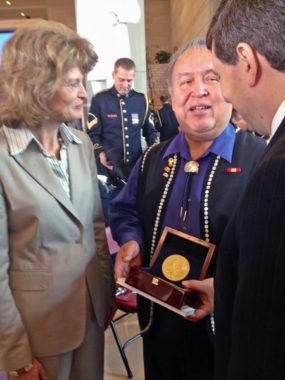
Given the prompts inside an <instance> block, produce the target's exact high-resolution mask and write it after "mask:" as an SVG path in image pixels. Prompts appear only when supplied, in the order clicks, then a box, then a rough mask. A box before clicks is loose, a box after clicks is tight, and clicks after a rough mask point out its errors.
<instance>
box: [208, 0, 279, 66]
mask: <svg viewBox="0 0 285 380" xmlns="http://www.w3.org/2000/svg"><path fill="white" fill-rule="evenodd" d="M284 20H285V1H284V0H222V1H221V4H220V6H219V8H218V9H217V11H216V13H215V14H214V17H213V19H212V21H211V23H210V26H209V30H208V33H207V37H206V42H207V47H208V49H212V46H213V47H214V49H215V54H216V56H217V57H218V58H219V59H220V60H221V61H222V62H224V63H226V64H231V65H235V64H236V63H237V52H236V47H237V45H238V44H239V43H240V42H246V43H248V44H249V45H251V46H252V47H254V49H255V50H256V51H257V52H258V53H260V54H261V55H263V56H265V58H266V59H267V61H268V62H269V63H270V65H271V67H272V68H274V69H276V70H279V71H284V70H285V21H284Z"/></svg>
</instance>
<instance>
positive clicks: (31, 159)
mask: <svg viewBox="0 0 285 380" xmlns="http://www.w3.org/2000/svg"><path fill="white" fill-rule="evenodd" d="M96 61H97V55H96V53H95V52H94V50H93V47H92V45H91V44H90V43H89V42H88V41H87V40H86V39H83V38H81V37H80V36H78V35H77V33H75V32H73V31H71V30H70V29H68V28H67V27H65V26H63V25H62V24H58V23H54V22H49V21H44V20H42V21H37V22H35V21H30V22H29V23H28V24H27V26H25V27H23V28H20V29H18V30H17V31H16V32H15V33H14V35H13V37H12V38H11V39H10V40H9V41H8V42H7V43H6V45H5V46H4V50H3V53H2V61H1V75H0V94H1V98H0V115H1V116H0V121H1V124H2V125H3V127H2V128H0V165H1V166H0V370H5V371H7V372H9V378H10V379H30V380H37V379H44V378H47V379H48V380H53V379H54V380H55V379H60V380H67V379H76V380H77V379H78V380H83V379H84V380H87V379H88V380H89V379H90V380H91V379H92V380H95V379H103V357H104V353H103V348H104V327H106V323H107V321H108V319H109V317H110V312H111V310H112V307H113V302H114V278H113V271H112V266H111V261H110V255H109V252H108V249H107V244H106V238H105V229H104V221H103V218H102V212H101V204H100V196H99V193H98V185H97V172H96V167H95V162H94V155H93V151H92V148H91V142H90V140H89V137H88V136H87V135H86V134H85V133H84V132H80V131H77V130H75V129H70V128H68V127H67V126H66V125H65V124H64V123H63V121H65V120H76V119H80V118H81V117H82V112H83V101H84V99H85V98H86V92H85V88H84V79H85V76H86V74H87V73H88V72H89V71H90V70H91V69H92V67H93V66H94V65H95V63H96Z"/></svg>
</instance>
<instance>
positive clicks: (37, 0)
mask: <svg viewBox="0 0 285 380" xmlns="http://www.w3.org/2000/svg"><path fill="white" fill-rule="evenodd" d="M9 1H10V3H11V5H8V4H7V3H6V0H0V20H15V19H24V18H44V19H47V1H46V0H9ZM58 1H60V0H58ZM21 12H23V13H24V14H25V16H21ZM0 24H1V21H0Z"/></svg>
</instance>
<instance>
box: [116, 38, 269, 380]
mask: <svg viewBox="0 0 285 380" xmlns="http://www.w3.org/2000/svg"><path fill="white" fill-rule="evenodd" d="M167 75H168V77H167V80H168V87H169V92H170V93H171V98H172V106H173V109H174V112H175V114H176V117H177V120H178V122H179V125H180V127H181V132H180V133H179V134H178V135H177V136H176V137H175V138H174V139H172V140H167V141H165V142H163V143H161V144H157V145H154V146H153V147H151V148H149V149H148V150H147V151H146V152H145V153H144V155H143V156H142V158H141V159H140V160H139V161H138V162H137V164H136V166H135V167H134V169H133V171H132V173H131V175H130V177H129V180H128V184H127V185H126V186H125V187H124V189H123V190H122V191H121V193H120V194H119V195H118V197H117V198H116V199H115V200H114V201H113V204H112V206H111V229H112V234H113V236H114V238H115V240H116V241H117V242H118V243H119V245H120V247H121V248H120V250H119V252H118V254H117V258H116V264H115V272H116V276H117V278H118V277H125V276H126V275H127V274H128V272H129V269H130V266H133V265H141V266H144V267H148V266H149V264H150V261H151V259H152V255H153V253H154V250H155V248H156V246H157V243H158V241H159V239H160V236H161V234H162V232H163V230H164V228H165V227H171V228H173V229H176V230H179V231H181V232H183V233H186V234H189V235H192V236H194V237H196V238H200V239H203V240H205V241H206V242H210V243H213V244H215V245H217V246H218V244H219V242H220V240H221V236H222V233H223V231H224V229H225V226H226V224H227V222H228V220H229V218H230V216H231V215H232V214H233V212H234V210H235V208H236V205H237V203H238V200H239V198H240V195H241V194H242V192H243V190H244V188H245V187H246V185H247V182H248V180H249V178H250V175H251V174H252V172H253V170H254V168H255V166H256V164H257V163H258V161H259V158H260V156H261V155H262V153H263V151H264V148H265V146H266V143H265V142H264V141H263V140H261V139H258V138H257V137H255V136H252V135H250V134H248V133H245V132H243V131H238V132H237V133H236V131H235V129H234V127H233V126H232V125H231V124H230V123H229V120H230V117H231V112H232V106H231V104H230V103H227V102H226V101H225V99H224V98H223V96H222V93H221V89H220V83H219V77H218V75H217V74H216V73H215V71H214V70H213V64H212V56H211V53H210V51H209V50H208V49H207V48H206V46H205V41H204V40H203V39H201V38H197V39H195V40H193V41H190V42H188V43H187V44H185V45H184V46H183V47H182V48H181V49H179V50H178V51H177V52H176V53H175V54H174V55H173V56H172V58H171V61H170V63H169V67H168V74H167ZM190 261H191V260H190ZM172 264H173V265H174V267H177V265H179V260H178V262H177V261H176V262H175V263H172ZM165 265H166V264H165ZM183 265H184V263H183V262H182V261H181V267H183ZM190 265H191V263H190ZM167 267H168V268H169V266H168V264H167V265H166V268H167ZM171 271H172V272H173V270H172V269H171V270H168V272H171ZM180 274H181V271H180V270H177V271H176V274H175V273H174V280H177V279H178V278H179V281H180V277H181V276H180ZM176 275H177V276H176ZM182 280H183V279H182ZM180 286H183V287H185V288H191V289H193V290H195V291H197V292H198V293H199V295H200V299H201V306H199V307H198V308H197V309H196V310H195V313H194V314H193V315H192V316H191V317H189V318H187V319H185V318H182V317H181V316H180V315H178V314H175V313H173V312H172V311H169V310H168V309H166V308H163V307H161V306H159V305H157V304H155V305H152V306H150V302H149V301H148V300H146V299H145V298H142V297H139V298H138V315H139V322H140V327H141V328H142V329H145V328H146V326H147V332H146V333H145V334H143V349H144V368H145V378H146V379H147V380H154V379H163V380H182V379H191V380H201V379H203V380H210V379H211V380H212V379H213V378H214V368H213V367H214V365H213V346H212V342H211V334H212V332H211V330H213V329H214V323H213V321H212V326H211V324H210V318H205V317H206V316H208V315H210V314H211V313H212V312H213V295H214V291H213V278H211V277H209V278H206V279H205V280H203V281H199V280H189V281H182V283H181V282H180ZM150 322H151V323H150ZM193 322H196V323H193ZM211 327H212V329H211Z"/></svg>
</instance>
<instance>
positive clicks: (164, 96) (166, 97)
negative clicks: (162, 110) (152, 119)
mask: <svg viewBox="0 0 285 380" xmlns="http://www.w3.org/2000/svg"><path fill="white" fill-rule="evenodd" d="M159 99H160V100H161V101H162V102H163V103H165V102H168V96H167V95H161V96H160V98H159Z"/></svg>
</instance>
